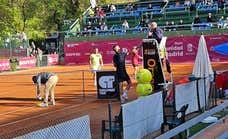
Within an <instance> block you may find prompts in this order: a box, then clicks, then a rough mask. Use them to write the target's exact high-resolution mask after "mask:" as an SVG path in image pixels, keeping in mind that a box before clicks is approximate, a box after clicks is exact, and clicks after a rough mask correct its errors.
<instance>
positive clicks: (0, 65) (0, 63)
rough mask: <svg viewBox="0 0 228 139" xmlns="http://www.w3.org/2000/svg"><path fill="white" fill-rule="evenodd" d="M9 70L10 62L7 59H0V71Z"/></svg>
mask: <svg viewBox="0 0 228 139" xmlns="http://www.w3.org/2000/svg"><path fill="white" fill-rule="evenodd" d="M6 70H10V62H9V59H1V60H0V71H6Z"/></svg>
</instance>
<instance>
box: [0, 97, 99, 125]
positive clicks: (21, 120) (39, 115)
mask: <svg viewBox="0 0 228 139" xmlns="http://www.w3.org/2000/svg"><path fill="white" fill-rule="evenodd" d="M94 101H96V100H92V101H88V102H85V103H83V104H78V105H73V106H67V107H64V108H62V109H58V110H54V111H49V112H45V113H42V114H38V115H36V116H32V117H28V118H23V119H20V120H16V121H13V122H10V123H5V124H2V125H0V127H1V128H2V127H4V126H9V125H12V124H16V123H20V122H23V121H26V120H30V119H33V118H38V117H41V116H45V115H48V114H52V113H56V112H60V111H64V110H67V109H72V108H74V107H79V106H81V105H84V104H88V103H90V102H94ZM34 107H35V106H34ZM30 108H33V107H30Z"/></svg>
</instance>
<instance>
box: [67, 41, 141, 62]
mask: <svg viewBox="0 0 228 139" xmlns="http://www.w3.org/2000/svg"><path fill="white" fill-rule="evenodd" d="M141 43H142V39H125V40H108V41H107V40H104V41H94V42H65V44H64V53H65V57H64V61H65V64H66V65H76V64H89V56H90V54H91V53H93V52H94V48H98V49H99V52H100V53H101V54H102V56H103V61H104V63H105V64H107V63H112V58H113V55H114V52H113V50H112V47H113V45H116V44H118V45H119V46H120V47H121V48H125V49H128V50H129V51H131V50H132V48H133V47H134V46H140V45H141ZM139 53H140V52H139ZM126 63H128V64H129V63H131V54H129V55H128V56H127V58H126Z"/></svg>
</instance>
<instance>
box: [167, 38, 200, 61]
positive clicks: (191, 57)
mask: <svg viewBox="0 0 228 139" xmlns="http://www.w3.org/2000/svg"><path fill="white" fill-rule="evenodd" d="M198 43H199V36H188V37H187V36H186V37H170V38H167V41H166V51H167V53H168V59H169V60H170V62H193V61H195V57H196V53H197V49H198Z"/></svg>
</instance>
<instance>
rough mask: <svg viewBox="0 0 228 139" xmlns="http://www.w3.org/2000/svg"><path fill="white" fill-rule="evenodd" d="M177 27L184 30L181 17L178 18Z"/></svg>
mask: <svg viewBox="0 0 228 139" xmlns="http://www.w3.org/2000/svg"><path fill="white" fill-rule="evenodd" d="M177 28H178V30H184V28H185V27H184V22H183V20H182V19H180V21H179V23H178V27H177Z"/></svg>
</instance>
